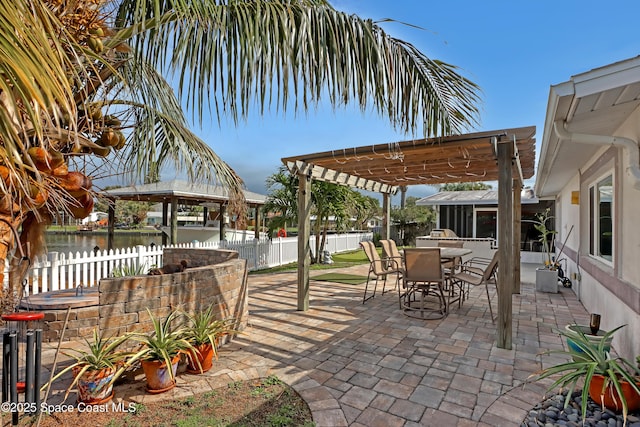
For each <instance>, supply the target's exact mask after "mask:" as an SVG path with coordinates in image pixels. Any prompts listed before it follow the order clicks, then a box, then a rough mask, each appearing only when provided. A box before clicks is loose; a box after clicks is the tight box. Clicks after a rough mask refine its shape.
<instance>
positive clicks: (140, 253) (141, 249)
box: [135, 245, 147, 270]
mask: <svg viewBox="0 0 640 427" xmlns="http://www.w3.org/2000/svg"><path fill="white" fill-rule="evenodd" d="M136 249H137V250H138V257H137V261H136V262H137V264H136V265H135V268H136V270H139V269H141V268H142V266H143V265H146V263H147V261H146V259H145V256H146V255H145V252H146V248H145V247H144V246H143V245H137V246H136Z"/></svg>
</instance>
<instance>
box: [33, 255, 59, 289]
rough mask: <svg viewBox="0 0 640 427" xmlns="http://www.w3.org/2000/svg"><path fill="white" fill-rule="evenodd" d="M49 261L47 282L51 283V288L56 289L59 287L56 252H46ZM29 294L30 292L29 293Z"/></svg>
mask: <svg viewBox="0 0 640 427" xmlns="http://www.w3.org/2000/svg"><path fill="white" fill-rule="evenodd" d="M47 258H48V261H49V265H50V266H51V267H49V283H50V284H51V290H52V291H57V290H58V289H60V272H59V269H60V259H59V258H58V252H49V253H48V254H47ZM29 295H31V293H29Z"/></svg>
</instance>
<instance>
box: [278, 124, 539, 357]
mask: <svg viewBox="0 0 640 427" xmlns="http://www.w3.org/2000/svg"><path fill="white" fill-rule="evenodd" d="M535 132H536V129H535V126H529V127H522V128H514V129H502V130H495V131H487V132H478V133H470V134H465V135H453V136H447V137H440V138H427V139H414V140H410V141H401V142H393V143H389V144H377V145H369V146H362V147H354V148H344V149H339V150H331V151H325V152H321V153H312V154H306V155H300V156H294V157H286V158H283V159H282V162H283V163H284V164H285V165H286V166H287V168H288V169H289V171H290V172H291V173H292V174H297V176H298V178H299V188H298V218H299V224H298V310H303V311H304V310H307V309H308V308H309V264H310V253H311V247H310V244H309V237H310V216H311V215H310V213H311V211H310V201H311V187H310V184H311V180H312V179H316V180H321V181H327V182H332V183H336V184H341V185H347V186H350V187H353V188H359V189H363V190H368V191H374V192H380V193H382V194H383V213H384V219H383V231H382V235H383V238H387V237H388V236H389V234H390V221H389V212H390V200H391V199H390V196H391V195H393V194H395V193H396V192H397V191H398V189H399V187H401V186H409V185H418V184H428V185H433V184H446V183H452V182H477V181H498V217H499V218H500V227H499V231H498V242H499V248H498V251H499V266H500V274H499V275H498V295H499V298H498V320H497V328H498V330H497V333H498V335H497V344H498V347H500V348H506V349H511V336H512V297H511V295H512V294H513V293H518V292H519V290H520V233H516V232H515V230H519V229H520V190H521V188H522V183H523V181H524V180H525V179H529V178H531V177H532V176H533V175H534V168H535ZM507 242H508V243H507ZM505 243H507V244H505Z"/></svg>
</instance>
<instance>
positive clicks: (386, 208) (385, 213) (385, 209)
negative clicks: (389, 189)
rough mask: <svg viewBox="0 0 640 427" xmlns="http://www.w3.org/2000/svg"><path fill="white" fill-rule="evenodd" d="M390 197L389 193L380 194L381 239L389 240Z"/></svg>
mask: <svg viewBox="0 0 640 427" xmlns="http://www.w3.org/2000/svg"><path fill="white" fill-rule="evenodd" d="M390 211H391V196H390V195H389V193H382V233H381V234H382V236H381V237H382V239H385V240H386V239H389V238H390V236H391V218H390Z"/></svg>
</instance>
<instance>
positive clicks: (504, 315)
mask: <svg viewBox="0 0 640 427" xmlns="http://www.w3.org/2000/svg"><path fill="white" fill-rule="evenodd" d="M496 145H497V154H498V218H499V219H500V224H501V227H499V229H498V252H499V254H498V271H499V272H498V319H497V326H498V330H497V345H498V348H504V349H507V350H511V340H512V337H511V335H512V297H511V295H512V289H513V283H514V280H515V277H514V268H513V267H514V266H513V247H512V245H513V241H514V240H513V209H514V207H513V189H512V188H513V171H512V159H513V155H514V146H513V145H514V144H513V142H512V141H507V142H499V141H498V142H497V144H496Z"/></svg>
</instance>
